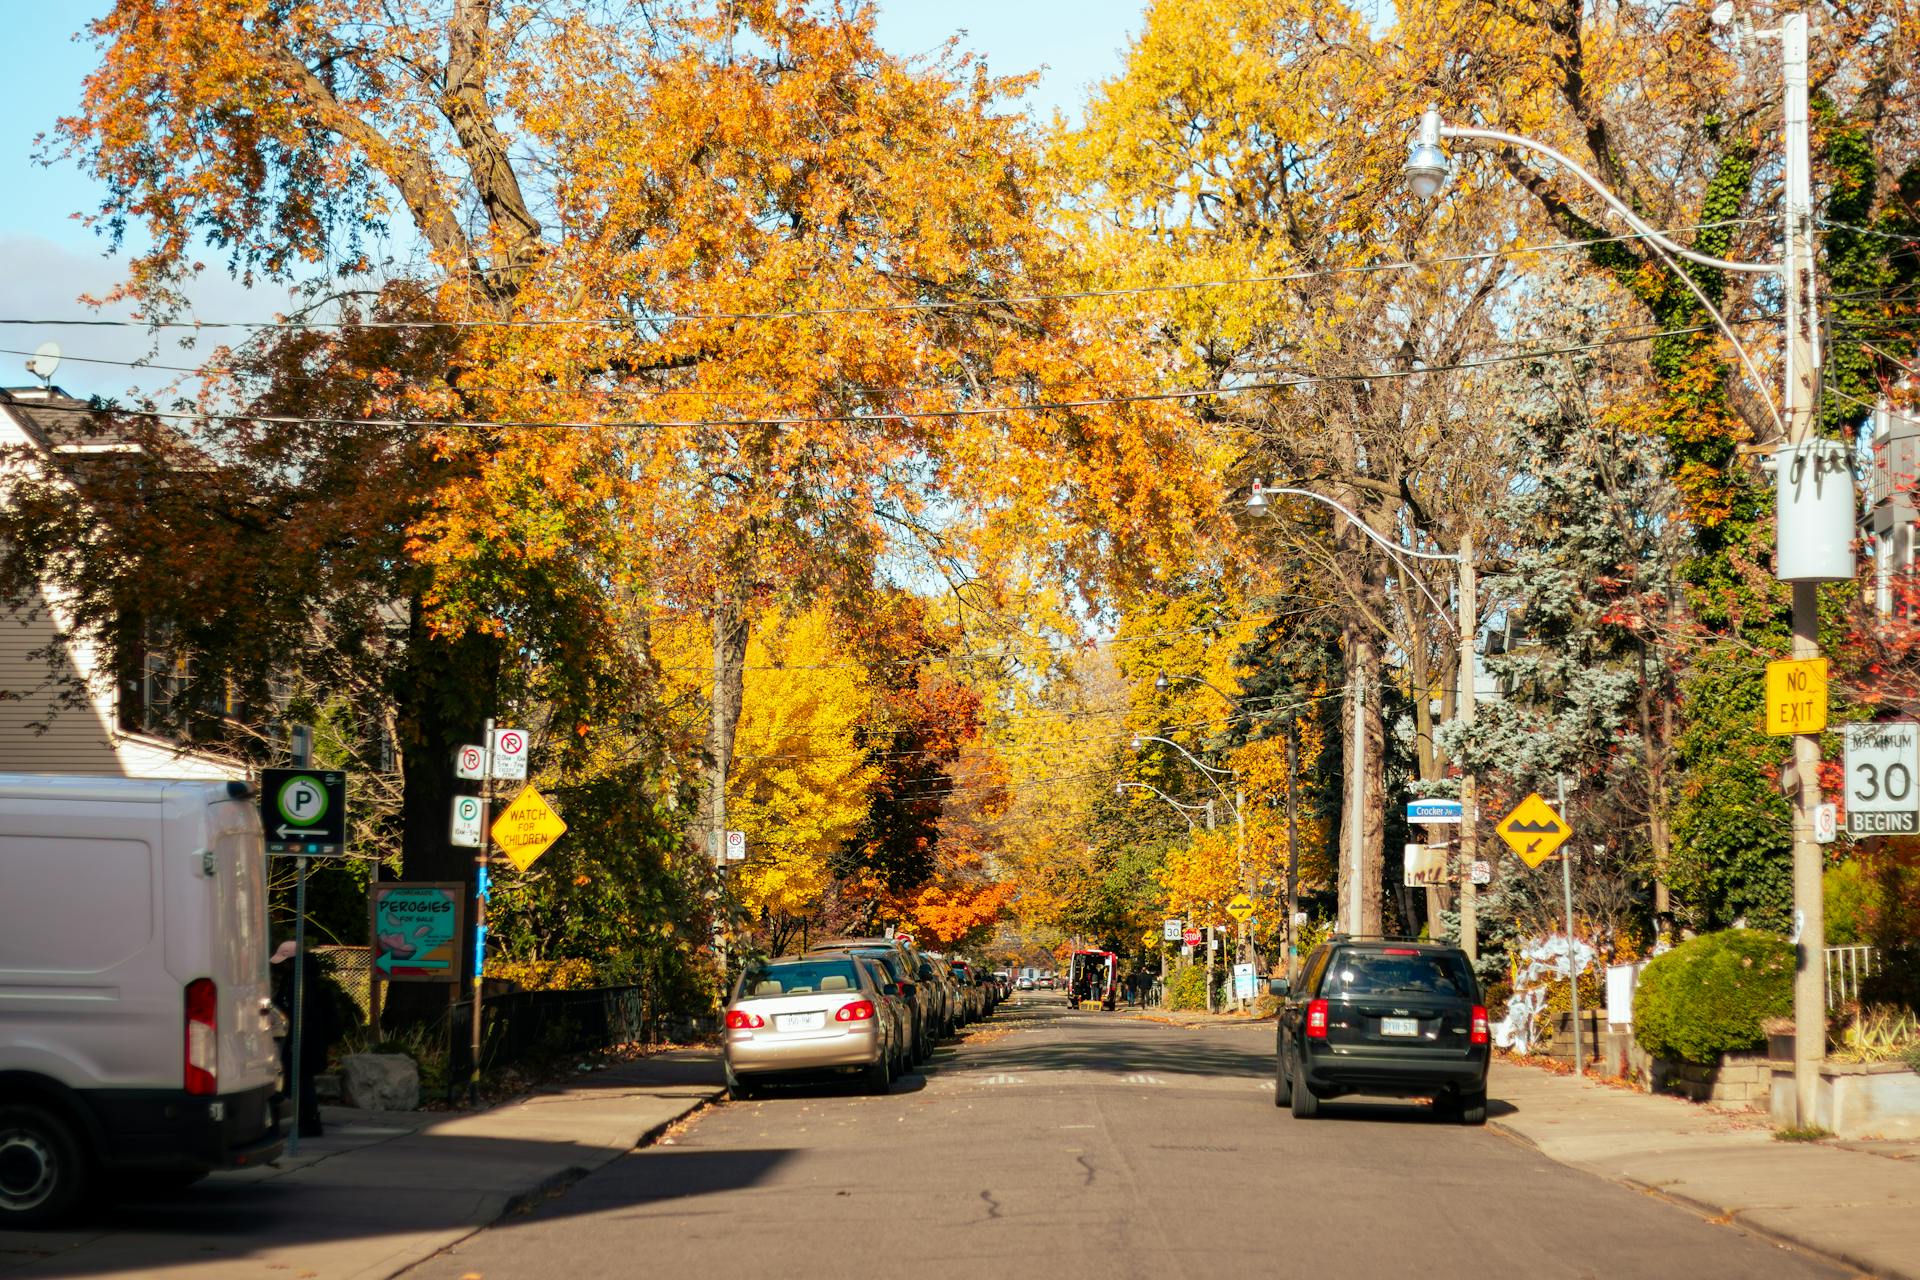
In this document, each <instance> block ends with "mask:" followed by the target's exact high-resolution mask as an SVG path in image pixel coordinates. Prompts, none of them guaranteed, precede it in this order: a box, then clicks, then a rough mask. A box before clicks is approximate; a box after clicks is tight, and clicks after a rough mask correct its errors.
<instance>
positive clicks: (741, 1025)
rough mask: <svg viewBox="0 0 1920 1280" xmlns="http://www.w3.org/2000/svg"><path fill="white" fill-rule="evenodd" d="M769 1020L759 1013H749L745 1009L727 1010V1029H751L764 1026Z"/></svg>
mask: <svg viewBox="0 0 1920 1280" xmlns="http://www.w3.org/2000/svg"><path fill="white" fill-rule="evenodd" d="M766 1025H767V1020H766V1019H765V1018H763V1017H761V1016H760V1015H759V1014H757V1013H748V1012H747V1011H746V1010H745V1009H729V1010H727V1030H729V1031H751V1030H753V1029H754V1028H755V1027H764V1026H766Z"/></svg>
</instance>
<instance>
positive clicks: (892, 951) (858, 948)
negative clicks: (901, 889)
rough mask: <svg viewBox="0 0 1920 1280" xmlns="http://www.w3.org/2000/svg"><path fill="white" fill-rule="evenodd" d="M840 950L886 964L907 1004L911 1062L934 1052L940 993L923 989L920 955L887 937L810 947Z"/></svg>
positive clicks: (821, 951) (889, 980) (820, 951)
mask: <svg viewBox="0 0 1920 1280" xmlns="http://www.w3.org/2000/svg"><path fill="white" fill-rule="evenodd" d="M833 952H840V953H844V954H847V955H856V956H861V957H864V958H866V959H868V960H872V961H874V962H875V963H877V964H880V965H882V966H884V968H885V970H886V975H885V977H884V978H883V979H882V981H883V982H885V983H886V985H887V986H888V988H889V990H890V991H891V993H892V994H893V995H894V996H895V997H896V998H898V999H899V1000H900V1001H901V1002H902V1003H903V1004H904V1006H905V1008H906V1010H907V1014H908V1023H909V1026H908V1028H907V1031H906V1032H905V1034H904V1035H903V1036H902V1040H903V1042H904V1043H905V1045H906V1046H907V1058H908V1064H907V1065H908V1066H914V1065H917V1064H919V1063H921V1062H924V1061H925V1060H926V1058H927V1056H928V1055H929V1054H931V1053H932V1052H933V1043H934V1040H935V1039H936V1036H935V1034H934V1028H935V1019H936V1017H937V1012H936V1011H937V1003H938V1001H937V996H936V994H935V993H934V992H932V991H922V990H921V989H920V975H919V957H918V956H917V955H916V954H915V953H914V952H913V951H912V950H911V949H910V948H908V947H906V946H904V945H903V944H901V943H899V942H896V941H893V940H890V939H887V938H877V939H876V938H854V939H846V940H841V941H836V942H822V943H819V944H817V945H815V946H813V947H811V948H809V949H808V952H807V954H809V955H825V954H828V953H833Z"/></svg>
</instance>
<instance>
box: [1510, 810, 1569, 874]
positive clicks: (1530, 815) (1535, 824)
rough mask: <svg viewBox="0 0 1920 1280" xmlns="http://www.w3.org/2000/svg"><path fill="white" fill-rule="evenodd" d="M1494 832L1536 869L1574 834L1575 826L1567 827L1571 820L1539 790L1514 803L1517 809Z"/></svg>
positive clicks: (1521, 859)
mask: <svg viewBox="0 0 1920 1280" xmlns="http://www.w3.org/2000/svg"><path fill="white" fill-rule="evenodd" d="M1494 831H1495V832H1496V833H1497V834H1498V835H1499V837H1500V838H1501V839H1502V840H1505V841H1506V842H1507V847H1508V848H1509V849H1511V850H1513V851H1514V853H1515V854H1517V855H1518V856H1519V858H1520V861H1522V862H1524V863H1526V864H1527V865H1528V866H1529V867H1532V868H1534V869H1535V870H1538V869H1539V867H1540V864H1541V863H1543V862H1545V861H1546V860H1547V859H1548V858H1551V857H1552V856H1553V851H1554V850H1555V849H1558V848H1559V847H1560V846H1561V845H1563V844H1565V843H1566V842H1567V837H1568V836H1570V835H1572V834H1573V829H1572V828H1571V827H1569V826H1567V820H1566V819H1565V818H1562V817H1561V816H1560V815H1559V814H1558V813H1556V812H1555V811H1554V808H1553V806H1552V805H1550V804H1548V803H1547V802H1546V801H1545V800H1542V799H1541V798H1540V793H1539V792H1537V791H1536V792H1534V793H1533V794H1532V795H1530V796H1528V797H1527V798H1526V799H1525V800H1522V801H1521V802H1520V803H1519V804H1517V805H1515V806H1513V812H1512V813H1510V814H1508V815H1507V816H1506V817H1504V818H1502V819H1500V823H1499V825H1498V826H1496V827H1494Z"/></svg>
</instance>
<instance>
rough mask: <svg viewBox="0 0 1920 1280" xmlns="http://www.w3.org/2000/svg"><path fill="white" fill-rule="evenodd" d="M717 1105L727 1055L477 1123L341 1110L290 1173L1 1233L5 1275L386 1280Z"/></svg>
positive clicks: (650, 1066)
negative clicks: (55, 1226)
mask: <svg viewBox="0 0 1920 1280" xmlns="http://www.w3.org/2000/svg"><path fill="white" fill-rule="evenodd" d="M720 1093H721V1068H720V1061H719V1057H718V1055H717V1054H715V1053H713V1052H711V1051H704V1050H681V1051H674V1052H668V1053H662V1054H657V1055H655V1056H653V1057H649V1058H643V1059H640V1060H639V1061H636V1062H630V1063H622V1064H619V1065H617V1066H611V1067H608V1068H607V1069H605V1070H603V1071H594V1072H590V1073H583V1074H581V1075H578V1076H576V1077H574V1078H573V1079H572V1080H569V1081H567V1082H566V1083H564V1084H562V1085H558V1086H552V1087H548V1088H545V1089H541V1090H538V1091H536V1092H534V1093H531V1094H528V1095H526V1096H524V1097H522V1098H520V1099H517V1100H515V1101H513V1102H507V1103H502V1104H500V1105H499V1106H495V1107H491V1108H489V1109H487V1110H485V1111H479V1112H474V1113H471V1114H461V1113H440V1114H435V1113H431V1112H396V1113H378V1112H364V1111H361V1112H355V1111H349V1110H347V1109H345V1108H332V1107H329V1108H327V1109H325V1111H324V1112H323V1113H322V1114H323V1117H324V1118H325V1121H326V1123H327V1126H328V1130H327V1134H326V1136H325V1137H322V1138H318V1139H310V1140H306V1141H303V1142H302V1143H301V1144H300V1154H299V1156H298V1157H295V1158H290V1159H284V1160H282V1161H281V1162H280V1163H279V1164H278V1165H275V1166H270V1167H268V1168H264V1169H259V1170H248V1171H244V1172H236V1173H230V1174H215V1175H214V1176H213V1177H211V1178H208V1179H207V1180H206V1181H205V1182H202V1183H200V1184H199V1185H198V1186H195V1187H192V1188H189V1189H187V1190H185V1191H182V1192H180V1193H178V1194H176V1195H172V1196H169V1197H166V1198H155V1199H151V1200H140V1201H132V1202H128V1203H124V1204H121V1205H118V1206H115V1207H113V1208H109V1209H106V1210H103V1211H102V1212H101V1213H100V1214H99V1215H98V1216H97V1218H96V1219H94V1220H92V1221H89V1222H87V1223H85V1224H83V1225H82V1226H80V1227H78V1228H74V1229H70V1230H65V1231H57V1232H52V1231H49V1232H9V1233H7V1234H6V1235H4V1236H0V1275H4V1276H6V1277H7V1280H15V1277H21V1278H24V1277H29V1276H31V1277H46V1276H135V1275H139V1276H164V1275H173V1276H192V1277H194V1278H195V1280H201V1278H203V1277H204V1278H206V1280H226V1278H227V1277H236V1278H237V1277H248V1278H249V1280H259V1277H260V1276H262V1275H264V1274H269V1273H276V1272H284V1273H286V1274H288V1275H291V1276H297V1277H301V1278H302V1280H373V1278H379V1280H384V1278H385V1277H388V1276H394V1275H398V1274H399V1273H400V1272H402V1271H404V1270H406V1269H407V1268H409V1267H411V1266H413V1265H414V1264H416V1263H419V1262H421V1261H424V1260H425V1259H427V1258H430V1257H432V1256H433V1255H434V1254H435V1253H438V1252H439V1251H440V1250H442V1249H445V1248H447V1247H448V1246H450V1245H452V1244H454V1243H456V1242H457V1241H459V1240H462V1239H464V1238H466V1237H467V1236H469V1235H471V1234H473V1233H474V1232H475V1231H478V1230H480V1229H481V1228H483V1227H486V1226H487V1225H489V1224H491V1223H493V1222H496V1221H498V1220H499V1219H500V1218H501V1217H503V1216H505V1215H507V1214H509V1213H511V1212H513V1211H514V1210H515V1209H517V1208H519V1207H520V1206H522V1205H526V1204H529V1203H531V1202H533V1201H535V1200H537V1199H539V1198H540V1197H542V1196H544V1195H546V1194H547V1193H549V1192H552V1191H555V1190H557V1189H559V1188H561V1187H564V1186H566V1185H568V1184H569V1183H571V1182H573V1181H574V1180H576V1179H577V1178H580V1177H582V1176H584V1175H585V1174H587V1173H590V1172H592V1171H593V1170H594V1169H597V1168H599V1167H600V1166H602V1165H605V1164H607V1163H609V1162H610V1161H612V1160H615V1159H617V1158H618V1157H619V1156H621V1155H623V1154H625V1153H626V1152H628V1151H631V1150H632V1149H633V1148H634V1147H635V1146H636V1145H638V1144H639V1143H641V1142H642V1141H645V1140H647V1139H649V1138H650V1137H651V1136H653V1135H655V1134H657V1133H658V1132H659V1131H660V1130H662V1129H664V1128H666V1127H667V1126H669V1125H671V1124H673V1123H674V1122H675V1121H677V1120H680V1119H682V1118H684V1117H685V1116H687V1115H688V1114H690V1113H691V1112H693V1111H694V1110H695V1109H697V1108H698V1107H699V1106H700V1105H701V1104H702V1103H704V1102H707V1101H709V1100H711V1099H714V1098H717V1097H719V1096H720Z"/></svg>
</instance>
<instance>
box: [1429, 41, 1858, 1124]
mask: <svg viewBox="0 0 1920 1280" xmlns="http://www.w3.org/2000/svg"><path fill="white" fill-rule="evenodd" d="M1756 34H1760V35H1764V36H1766V37H1768V38H1777V39H1778V40H1779V41H1780V53H1781V59H1780V60H1781V72H1782V75H1783V79H1784V82H1785V100H1784V107H1785V112H1784V115H1785V120H1784V124H1785V153H1786V154H1785V160H1786V165H1785V183H1784V193H1783V195H1784V203H1785V210H1784V213H1785V226H1784V235H1785V250H1786V251H1785V254H1784V256H1783V257H1782V259H1781V260H1780V261H1779V262H1764V263H1747V262H1729V261H1727V260H1726V259H1723V258H1714V257H1709V256H1708V255H1706V254H1701V253H1695V252H1694V251H1692V250H1691V249H1688V248H1686V247H1685V246H1684V245H1681V244H1678V243H1676V242H1675V241H1673V240H1671V239H1669V238H1668V237H1666V236H1665V235H1662V234H1661V233H1660V232H1659V231H1658V230H1656V229H1655V228H1653V227H1651V226H1649V225H1647V223H1646V222H1645V220H1643V219H1642V218H1640V217H1639V216H1638V215H1636V214H1635V213H1634V211H1633V210H1632V209H1631V208H1629V207H1628V206H1627V204H1626V202H1625V201H1623V200H1621V199H1620V198H1619V197H1618V196H1617V195H1615V194H1614V193H1613V192H1611V191H1608V190H1607V189H1606V188H1605V187H1604V186H1603V185H1602V184H1601V183H1600V181H1599V180H1598V179H1596V178H1595V177H1594V176H1593V175H1592V174H1590V173H1588V172H1587V171H1586V170H1585V169H1583V168H1581V167H1580V166H1579V165H1577V164H1575V163H1574V162H1573V161H1572V160H1570V159H1569V158H1567V157H1566V156H1564V155H1562V154H1561V153H1560V152H1558V151H1556V150H1554V149H1553V148H1552V147H1550V146H1548V145H1546V144H1545V143H1543V142H1538V141H1536V140H1534V139H1532V138H1527V137H1523V136H1521V135H1519V134H1512V133H1503V132H1500V131H1498V130H1493V129H1473V128H1459V127H1454V126H1449V125H1446V124H1443V123H1442V122H1441V120H1440V115H1439V113H1438V112H1437V111H1435V110H1432V109H1429V110H1428V111H1427V112H1426V113H1425V114H1424V115H1423V116H1422V117H1421V119H1420V125H1419V128H1418V130H1417V131H1416V133H1415V135H1414V139H1413V143H1412V146H1411V148H1410V149H1409V151H1408V154H1407V163H1406V166H1405V169H1404V173H1405V175H1406V179H1407V185H1408V186H1409V188H1411V189H1412V191H1413V192H1414V193H1415V194H1416V195H1420V196H1423V197H1424V196H1431V195H1433V194H1434V193H1435V192H1437V191H1439V190H1440V188H1441V186H1442V185H1443V184H1444V183H1445V182H1446V180H1447V176H1448V174H1449V173H1450V172H1451V169H1452V165H1451V162H1450V161H1449V159H1448V157H1447V153H1446V151H1445V149H1444V148H1443V147H1442V146H1441V145H1440V144H1441V141H1442V139H1446V138H1458V139H1461V140H1463V141H1485V142H1495V143H1500V144H1502V145H1505V146H1511V147H1519V148H1521V149H1523V150H1527V151H1532V152H1535V153H1536V154H1539V155H1544V156H1546V157H1548V158H1549V159H1551V160H1553V161H1554V162H1555V163H1556V164H1559V165H1560V166H1562V167H1563V168H1565V170H1566V171H1567V172H1568V173H1571V174H1572V175H1574V176H1575V177H1576V178H1578V179H1580V181H1581V182H1583V183H1585V184H1586V186H1587V187H1588V188H1589V189H1591V190H1592V191H1593V192H1594V193H1595V194H1597V195H1598V196H1599V197H1600V198H1601V199H1602V200H1603V201H1604V202H1605V203H1606V205H1607V207H1608V208H1609V209H1611V210H1612V211H1613V212H1614V213H1615V214H1616V215H1618V216H1619V218H1620V219H1621V220H1622V221H1623V222H1625V223H1627V225H1629V226H1631V227H1632V228H1633V229H1634V230H1635V231H1636V232H1637V233H1639V234H1640V235H1641V236H1642V237H1644V238H1645V240H1646V241H1647V243H1648V245H1649V246H1650V247H1651V248H1652V249H1653V251H1654V252H1655V253H1656V254H1658V255H1659V256H1660V257H1661V258H1662V259H1663V260H1664V261H1665V262H1666V263H1667V265H1668V266H1669V267H1671V268H1672V269H1673V271H1674V272H1675V274H1677V275H1678V276H1679V277H1680V279H1681V281H1682V282H1683V283H1685V284H1686V286H1687V287H1688V288H1689V289H1691V290H1692V291H1693V293H1694V296H1695V297H1696V298H1698V299H1699V300H1700V303H1701V305H1702V306H1703V307H1705V308H1706V310H1707V312H1708V314H1709V315H1711V316H1712V317H1713V319H1714V322H1715V323H1716V324H1718V325H1719V326H1720V329H1721V331H1722V332H1724V333H1726V335H1727V337H1728V338H1729V339H1730V340H1731V341H1732V342H1733V345H1734V349H1735V351H1736V352H1738V353H1739V356H1740V359H1741V362H1742V363H1743V364H1744V365H1745V367H1746V370H1747V373H1748V374H1749V375H1750V376H1752V377H1753V378H1754V379H1755V381H1756V382H1759V381H1760V379H1759V376H1758V372H1757V370H1756V369H1755V367H1754V362H1753V360H1752V358H1751V357H1750V356H1749V355H1748V353H1747V350H1746V348H1745V347H1744V346H1743V345H1742V344H1741V343H1740V341H1739V339H1738V337H1737V336H1735V335H1734V333H1733V331H1732V330H1731V328H1729V327H1728V325H1727V323H1726V321H1725V319H1724V318H1722V317H1721V315H1720V312H1719V311H1718V310H1717V309H1716V308H1715V307H1714V306H1713V303H1712V301H1711V300H1710V299H1709V298H1707V296H1706V295H1705V294H1704V293H1703V292H1702V291H1701V289H1700V287H1699V286H1698V285H1696V284H1695V283H1694V282H1693V279H1692V278H1691V277H1690V276H1689V275H1688V274H1687V273H1686V272H1685V271H1682V270H1681V269H1680V267H1679V264H1678V263H1676V262H1675V261H1674V258H1676V257H1679V258H1685V259H1687V260H1688V261H1690V262H1697V263H1700V264H1701V265H1703V266H1708V267H1713V268H1716V269H1718V270H1722V271H1738V272H1747V273H1754V274H1770V275H1777V276H1778V277H1779V278H1780V280H1781V286H1782V293H1783V294H1784V297H1785V302H1786V317H1785V318H1786V333H1785V360H1784V361H1783V368H1784V380H1783V387H1782V395H1781V406H1780V408H1779V409H1777V410H1776V409H1774V407H1773V404H1772V402H1771V401H1769V402H1768V409H1769V411H1770V412H1772V413H1773V416H1774V420H1775V422H1776V423H1777V424H1778V426H1779V428H1780V430H1781V434H1782V435H1783V437H1784V442H1785V448H1784V450H1782V451H1781V453H1782V454H1783V455H1784V456H1779V455H1776V466H1775V483H1776V499H1775V500H1776V508H1775V509H1776V511H1777V512H1778V513H1779V515H1780V527H1779V528H1778V529H1777V530H1776V539H1777V542H1778V545H1777V546H1776V550H1775V575H1776V576H1777V577H1779V578H1780V579H1781V580H1782V581H1787V582H1791V583H1792V584H1793V656H1794V657H1795V658H1797V659H1811V658H1815V657H1817V656H1818V655H1819V652H1820V646H1819V616H1818V600H1817V597H1816V588H1817V584H1818V583H1820V582H1830V581H1844V580H1846V579H1847V578H1849V577H1851V576H1852V574H1851V560H1850V558H1849V559H1848V560H1847V561H1846V563H1845V565H1844V568H1845V570H1846V572H1844V573H1841V572H1839V567H1837V566H1836V565H1835V564H1834V563H1833V562H1832V561H1831V560H1830V561H1827V562H1826V563H1820V556H1819V555H1818V554H1816V553H1817V552H1818V551H1820V550H1822V548H1819V547H1812V548H1808V547H1801V546H1788V545H1787V539H1786V538H1784V537H1782V536H1781V534H1782V533H1783V532H1784V531H1785V528H1786V525H1787V517H1788V515H1789V514H1790V513H1791V514H1792V515H1793V516H1794V522H1795V525H1796V527H1797V528H1806V527H1807V522H1806V521H1805V519H1804V517H1803V516H1802V515H1801V514H1800V512H1801V507H1800V505H1799V504H1802V503H1803V502H1804V501H1805V499H1804V498H1803V497H1802V496H1801V494H1800V492H1799V490H1800V488H1801V487H1802V486H1805V487H1807V488H1813V487H1816V486H1817V485H1818V483H1819V479H1820V477H1821V476H1822V475H1823V474H1824V473H1825V465H1824V461H1823V455H1822V454H1821V452H1820V450H1821V447H1822V446H1821V445H1820V443H1819V442H1817V441H1816V440H1815V439H1814V379H1815V376H1816V371H1817V369H1818V367H1819V347H1818V341H1819V339H1818V335H1817V333H1816V332H1815V325H1814V323H1813V321H1814V317H1815V309H1814V300H1815V294H1814V288H1815V284H1814V250H1813V194H1812V177H1811V171H1812V163H1811V157H1810V145H1809V128H1808V115H1807V19H1806V15H1805V14H1804V13H1788V14H1784V15H1782V17H1781V25H1780V27H1779V29H1778V30H1777V31H1772V32H1764V33H1756ZM1789 461H1790V464H1791V471H1792V475H1791V483H1792V484H1793V485H1794V486H1795V492H1794V493H1793V494H1792V495H1791V496H1790V495H1789V491H1788V487H1787V484H1788V481H1789ZM1809 465H1811V468H1812V470H1811V474H1812V477H1813V481H1812V484H1810V485H1809V484H1807V482H1806V480H1805V478H1804V477H1805V475H1806V474H1807V471H1806V469H1807V467H1808V466H1809ZM1847 485H1848V491H1847V495H1846V496H1847V501H1848V503H1849V508H1850V504H1851V501H1852V492H1851V479H1850V478H1849V479H1848V481H1847ZM1816 536H1817V534H1816ZM1790 558H1791V560H1792V565H1793V567H1792V568H1791V569H1789V559H1790ZM1836 575H1837V576H1836ZM1793 740H1794V742H1793V761H1794V770H1795V772H1796V773H1797V775H1798V783H1799V784H1798V786H1796V787H1795V788H1794V795H1793V897H1794V920H1795V924H1796V930H1795V934H1796V936H1795V941H1796V943H1797V944H1798V948H1799V964H1798V969H1797V972H1796V974H1795V978H1794V990H1793V1014H1794V1025H1795V1027H1796V1034H1795V1036H1794V1095H1795V1101H1796V1104H1797V1105H1796V1111H1797V1113H1798V1122H1799V1123H1800V1124H1802V1125H1811V1124H1813V1123H1814V1122H1815V1104H1816V1100H1817V1091H1818V1088H1819V1072H1820V1062H1821V1059H1822V1058H1823V1057H1824V1056H1825V1054H1826V1043H1825V1042H1826V1036H1825V1027H1826V987H1825V982H1826V975H1825V968H1826V953H1825V950H1824V944H1825V940H1826V939H1825V934H1826V919H1825V909H1824V902H1823V900H1822V888H1821V870H1822V864H1823V859H1822V857H1821V853H1820V846H1819V845H1818V844H1816V843H1815V842H1814V838H1813V813H1814V809H1815V808H1816V807H1817V806H1818V805H1819V803H1820V780H1819V766H1820V740H1819V737H1818V735H1817V734H1811V733H1798V734H1794V735H1793Z"/></svg>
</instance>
